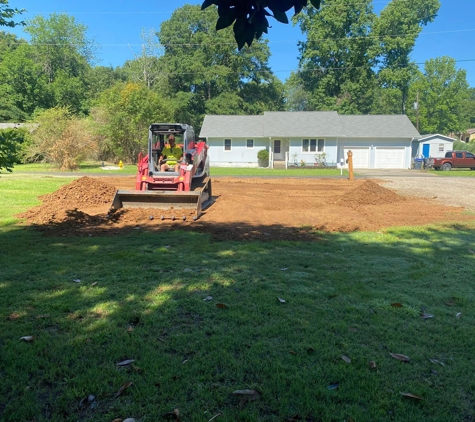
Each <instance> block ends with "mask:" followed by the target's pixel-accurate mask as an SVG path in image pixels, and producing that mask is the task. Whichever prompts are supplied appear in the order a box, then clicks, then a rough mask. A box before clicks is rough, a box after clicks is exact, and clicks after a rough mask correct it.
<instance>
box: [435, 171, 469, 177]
mask: <svg viewBox="0 0 475 422" xmlns="http://www.w3.org/2000/svg"><path fill="white" fill-rule="evenodd" d="M429 171H430V173H431V174H435V175H436V176H441V177H475V171H472V170H470V169H468V170H467V169H452V170H450V171H443V170H439V171H437V170H429Z"/></svg>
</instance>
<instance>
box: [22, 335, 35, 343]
mask: <svg viewBox="0 0 475 422" xmlns="http://www.w3.org/2000/svg"><path fill="white" fill-rule="evenodd" d="M20 340H23V341H26V342H27V343H30V342H32V341H34V340H35V336H23V337H20Z"/></svg>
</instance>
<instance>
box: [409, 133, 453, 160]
mask: <svg viewBox="0 0 475 422" xmlns="http://www.w3.org/2000/svg"><path fill="white" fill-rule="evenodd" d="M415 144H416V148H415V150H414V151H413V158H415V157H423V155H424V145H428V146H429V157H424V158H441V157H444V156H445V153H446V152H447V151H450V150H452V149H453V146H454V140H452V139H450V138H447V137H442V136H440V135H433V136H430V137H428V138H427V139H424V138H422V139H421V140H419V141H418V142H415ZM439 144H443V145H444V150H443V151H439Z"/></svg>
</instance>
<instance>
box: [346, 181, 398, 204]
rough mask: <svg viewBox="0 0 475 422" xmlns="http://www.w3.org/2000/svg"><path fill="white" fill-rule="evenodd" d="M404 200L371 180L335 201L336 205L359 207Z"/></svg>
mask: <svg viewBox="0 0 475 422" xmlns="http://www.w3.org/2000/svg"><path fill="white" fill-rule="evenodd" d="M404 200H405V198H404V197H402V196H399V195H398V194H397V193H395V192H393V191H392V190H389V189H386V188H383V187H382V186H380V185H378V184H377V183H374V182H373V181H371V180H366V181H365V182H364V183H362V184H361V185H359V186H357V187H356V188H355V189H353V190H351V191H350V192H348V193H346V194H345V195H344V196H342V197H341V198H340V199H339V200H338V201H337V204H338V205H342V206H350V207H353V206H359V205H384V204H393V203H395V202H401V201H404Z"/></svg>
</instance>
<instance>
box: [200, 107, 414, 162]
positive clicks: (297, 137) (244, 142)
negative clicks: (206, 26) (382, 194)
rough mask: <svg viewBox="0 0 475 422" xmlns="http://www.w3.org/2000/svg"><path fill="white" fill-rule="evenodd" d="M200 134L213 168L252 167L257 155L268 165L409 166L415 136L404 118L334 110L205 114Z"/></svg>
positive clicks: (407, 120) (412, 127)
mask: <svg viewBox="0 0 475 422" xmlns="http://www.w3.org/2000/svg"><path fill="white" fill-rule="evenodd" d="M200 136H201V137H202V138H206V140H207V143H208V145H209V154H210V160H211V163H212V164H213V165H214V166H218V167H220V166H221V167H257V166H258V161H257V152H258V151H259V150H261V149H267V150H268V151H269V152H270V167H273V165H274V162H279V161H281V162H297V163H300V161H304V162H306V163H309V164H311V163H314V162H315V155H316V154H321V153H325V156H326V157H325V160H326V162H327V163H332V164H336V163H339V162H340V160H341V159H343V160H346V158H347V153H348V151H349V150H351V151H352V152H353V163H354V167H355V168H401V169H403V168H410V167H411V163H412V158H413V157H414V156H413V154H412V148H413V146H412V142H413V141H415V140H416V139H419V138H420V137H421V136H420V134H419V132H418V131H417V130H416V128H415V127H414V125H413V124H412V123H411V121H410V120H409V119H408V117H407V116H405V115H361V116H359V115H358V116H357V115H351V116H347V115H339V114H338V113H337V112H335V111H298V112H292V111H289V112H284V111H266V112H264V114H263V115H258V116H215V115H206V116H205V119H204V122H203V126H202V128H201V132H200Z"/></svg>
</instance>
